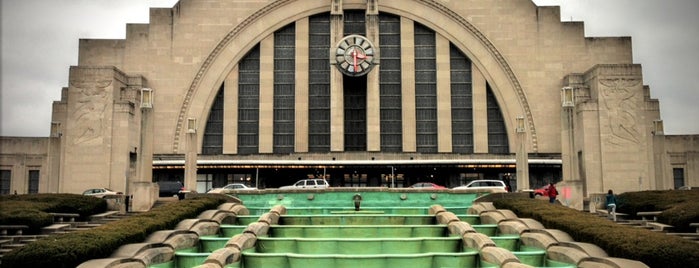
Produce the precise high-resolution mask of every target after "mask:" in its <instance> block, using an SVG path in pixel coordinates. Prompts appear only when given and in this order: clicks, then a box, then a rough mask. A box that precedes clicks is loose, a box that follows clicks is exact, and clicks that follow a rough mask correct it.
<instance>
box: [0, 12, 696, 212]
mask: <svg viewBox="0 0 699 268" xmlns="http://www.w3.org/2000/svg"><path fill="white" fill-rule="evenodd" d="M356 10H359V11H361V12H362V13H363V14H365V16H364V18H363V19H364V20H365V21H364V23H365V25H366V28H365V29H366V32H365V36H366V37H367V38H368V39H370V40H371V41H372V42H373V44H374V45H375V46H377V47H378V48H379V53H378V54H377V55H378V56H377V57H378V58H377V60H376V62H377V63H378V65H377V66H375V68H374V69H373V70H372V71H371V72H370V73H369V74H368V75H367V77H366V84H365V85H363V86H362V87H363V88H364V89H365V90H366V93H365V96H366V102H365V103H364V104H365V105H366V113H365V117H364V119H363V120H364V121H365V123H366V124H365V127H366V130H365V136H366V139H365V143H366V144H365V149H364V150H363V151H360V152H355V151H352V152H350V151H347V150H346V148H345V147H346V146H347V144H348V143H347V142H348V141H347V140H346V137H347V136H346V135H345V134H346V133H347V132H351V130H350V129H347V125H346V124H345V122H344V120H343V118H345V114H344V113H345V112H346V110H345V107H343V106H344V103H345V100H344V98H346V97H347V96H344V95H345V93H343V87H344V86H345V85H346V84H343V79H344V80H347V81H356V80H351V79H350V78H348V77H346V76H343V74H342V73H340V72H339V70H337V69H336V68H335V67H334V66H333V64H334V63H335V62H333V60H332V57H328V58H329V61H330V64H331V65H330V74H329V75H330V96H329V102H330V116H329V117H330V129H331V131H330V134H329V135H330V137H329V140H330V146H329V150H328V151H327V152H311V151H310V150H309V144H310V140H309V128H310V126H311V125H312V124H313V122H309V120H310V119H309V112H308V110H309V109H310V108H313V107H309V103H308V101H306V100H308V98H309V94H310V93H309V92H310V91H309V83H310V81H313V80H314V76H313V75H309V72H308V70H309V68H311V67H309V66H311V65H312V64H314V63H313V62H312V60H311V59H309V54H311V53H313V50H312V49H310V48H309V47H310V46H312V45H313V44H310V41H309V40H310V39H309V36H310V34H314V33H312V32H311V31H310V29H311V26H310V25H311V24H313V19H314V17H313V16H316V15H318V14H327V16H328V17H329V21H328V23H329V27H330V29H329V30H328V31H329V39H330V40H329V42H330V43H329V44H327V45H328V47H330V48H332V47H333V46H334V44H335V43H336V42H337V41H339V40H340V39H341V38H342V37H343V34H344V33H343V32H344V31H345V29H346V27H347V26H346V25H345V26H344V27H343V23H345V22H344V21H346V20H347V19H346V18H348V17H346V13H347V12H352V11H356ZM384 13H385V14H390V15H391V16H394V17H395V18H398V21H397V24H398V25H399V26H400V30H399V32H400V53H399V55H397V57H398V58H399V59H400V65H401V68H400V71H401V76H400V79H399V80H400V81H398V82H400V85H401V89H400V92H401V96H400V100H401V106H400V107H401V120H402V121H401V123H402V128H401V134H402V150H401V152H384V151H382V147H381V146H382V143H381V142H382V134H383V133H382V132H381V122H382V121H381V120H382V119H381V110H380V109H379V107H378V106H380V101H379V100H380V98H381V97H382V96H383V95H382V94H384V93H381V86H380V83H381V81H382V80H381V77H379V72H380V70H381V69H382V63H381V60H382V57H381V54H380V52H381V50H380V48H381V45H382V44H381V43H380V42H379V41H380V34H381V33H380V31H379V29H380V24H381V23H382V22H381V21H380V20H381V16H380V15H381V14H384ZM286 26H293V28H294V31H293V34H294V52H293V58H294V63H293V64H294V70H296V71H295V73H294V77H293V81H294V86H295V91H294V92H295V93H294V96H295V103H294V119H295V120H294V122H293V123H294V126H295V129H294V131H295V132H294V133H295V135H294V139H293V140H294V141H293V148H294V149H293V152H292V153H286V154H277V153H275V147H274V141H275V132H274V122H275V121H274V115H275V114H274V109H275V108H277V106H275V104H274V101H275V99H274V98H275V95H274V94H275V93H274V91H273V90H272V89H273V88H274V87H275V75H274V74H275V66H276V65H275V60H277V59H278V57H276V58H275V49H277V48H278V47H276V46H275V40H276V39H275V37H277V34H278V32H279V31H280V29H282V28H283V27H286ZM415 27H420V28H423V27H424V28H426V29H428V31H429V32H430V33H432V34H434V37H435V38H434V41H430V42H432V43H430V44H432V45H433V47H434V61H435V64H434V66H435V67H434V73H435V80H436V83H435V85H434V87H435V92H436V95H435V99H436V102H437V103H438V105H437V107H435V108H436V111H435V114H436V119H437V120H436V121H437V122H436V126H437V130H436V132H437V139H438V140H437V146H436V153H423V152H421V151H420V150H421V149H420V148H419V144H420V142H421V141H420V139H419V138H417V136H418V134H417V133H416V129H418V128H419V127H418V125H419V123H417V121H418V120H417V119H416V118H415V117H416V111H417V110H419V109H420V105H422V104H421V103H416V94H418V95H419V94H420V93H416V87H418V90H419V86H420V85H419V83H421V81H420V79H421V78H420V77H418V76H416V75H415V68H417V67H416V66H418V65H419V64H418V63H419V62H421V61H422V60H423V59H422V58H420V57H421V56H420V55H416V52H415V51H417V49H419V48H421V47H422V44H420V43H417V42H421V41H418V40H417V39H416V37H415V36H416V35H415V33H416V30H415ZM257 48H259V55H260V56H259V77H258V79H259V83H258V84H257V85H258V86H259V88H260V91H259V104H258V105H259V106H258V107H259V110H258V111H259V132H257V133H256V134H257V138H258V140H257V142H258V146H259V148H258V152H257V154H252V155H249V154H240V153H239V141H240V140H239V138H238V137H239V134H240V132H241V129H240V121H239V118H240V114H239V113H240V110H239V109H238V107H241V105H245V103H240V99H239V96H238V93H239V91H240V90H241V89H240V88H239V87H240V85H241V81H240V75H241V71H240V62H241V60H244V59H246V57H247V56H248V54H249V53H250V51H251V50H253V49H257ZM452 48H454V50H455V51H458V52H459V53H460V54H461V55H463V56H464V57H465V58H467V59H468V60H469V62H470V66H469V67H468V68H469V70H470V77H469V78H468V81H469V86H470V88H471V90H472V94H471V101H472V102H471V103H470V106H469V107H470V112H471V113H472V121H471V123H472V127H471V129H472V132H471V133H470V135H471V136H472V140H470V141H469V142H470V143H471V144H472V145H473V147H472V152H471V153H467V154H464V153H456V152H454V151H453V144H455V143H456V140H455V139H456V138H454V137H455V136H453V135H451V133H452V126H453V124H452V116H454V112H453V111H452V109H453V107H452V105H454V104H453V102H450V100H451V99H452V95H451V94H452V93H451V91H450V84H452V85H453V83H452V82H451V79H452V78H451V76H450V68H452V67H451V65H450V64H449V61H450V57H452V54H451V51H452V50H450V49H452ZM330 54H332V53H331V52H330V51H328V54H327V55H329V56H330ZM388 57H389V56H387V59H388ZM632 61H633V57H632V49H631V39H630V38H628V37H605V38H586V37H585V35H584V25H583V23H582V22H561V20H560V12H559V8H558V7H538V6H536V5H535V4H534V3H532V2H530V1H525V0H507V1H483V0H464V1H433V0H409V1H407V0H324V1H319V0H278V1H264V0H258V1H218V0H210V1H191V0H182V1H180V2H179V3H178V4H176V5H175V6H174V7H172V8H153V9H151V13H150V23H149V24H129V25H127V34H126V39H123V40H91V39H83V40H80V52H79V61H78V65H77V66H73V67H71V70H70V77H69V81H70V82H69V85H68V87H67V88H64V89H63V94H62V95H63V96H62V98H61V100H60V101H57V102H55V103H54V106H53V108H54V113H53V121H54V122H55V133H52V134H51V135H52V138H37V139H36V141H35V142H39V143H42V144H44V146H43V147H44V148H46V150H45V151H44V152H42V154H41V157H40V158H41V159H43V160H41V164H40V165H39V166H40V167H42V168H41V170H42V172H41V185H45V186H41V187H40V191H42V192H72V193H79V192H81V191H82V190H83V189H84V188H88V187H105V186H106V187H111V188H114V189H115V190H118V191H125V192H127V193H131V192H133V191H135V190H134V189H139V191H144V192H150V190H148V189H147V188H148V187H151V185H150V184H149V183H151V181H152V180H158V179H161V178H153V177H151V175H153V174H155V173H153V172H155V171H153V170H151V168H154V167H157V168H160V169H168V168H171V169H175V170H179V173H180V174H181V175H177V176H179V177H178V178H179V179H182V178H184V180H185V185H186V186H187V188H192V189H196V188H197V187H199V185H198V184H197V178H195V177H197V176H205V174H207V172H209V171H207V169H208V170H213V169H214V168H215V169H217V170H218V171H216V172H223V173H225V171H221V169H227V168H229V169H231V170H234V169H236V168H238V169H241V170H243V169H244V170H243V171H241V172H239V173H244V174H252V173H253V171H251V170H255V169H258V170H259V169H260V168H262V169H265V170H267V169H278V168H291V167H292V166H299V165H300V166H306V167H309V168H313V169H315V170H318V169H322V170H324V171H323V172H325V169H326V166H327V167H328V168H331V167H332V166H338V165H337V164H335V165H332V163H341V166H352V165H356V166H363V167H368V168H367V169H368V170H369V171H367V172H366V173H367V176H369V177H377V178H379V177H380V178H383V177H381V176H384V177H385V176H387V174H386V172H385V171H381V172H383V173H381V172H379V171H372V170H371V169H372V167H375V168H377V169H378V168H380V169H384V170H385V169H386V166H391V170H390V173H389V174H390V175H391V176H394V174H393V172H394V165H397V166H399V165H402V166H404V167H405V168H406V169H407V168H416V167H422V168H425V169H434V170H437V168H438V167H439V168H442V167H446V168H447V169H448V170H449V171H448V172H443V173H440V174H438V175H440V176H444V178H443V179H442V181H441V182H443V183H446V184H449V185H450V186H452V184H454V183H459V182H461V181H462V180H463V178H462V177H463V174H466V173H467V172H468V171H465V170H466V169H467V168H472V169H473V170H476V171H474V172H475V173H477V176H480V177H489V176H495V177H497V178H502V177H503V176H510V175H504V174H509V173H510V172H511V173H515V168H514V167H513V166H514V165H515V158H517V161H516V162H517V163H521V161H525V162H527V161H528V162H529V165H528V167H529V168H532V169H531V171H529V169H523V168H522V167H521V165H520V167H518V168H517V171H522V170H526V172H524V173H526V174H534V173H536V172H540V173H541V171H540V170H541V169H540V168H537V167H536V166H532V163H534V165H536V164H537V163H546V165H548V164H551V163H553V168H552V169H551V167H550V166H549V167H548V168H549V169H548V170H546V171H545V172H543V173H541V174H538V175H537V174H535V176H534V177H537V178H538V180H539V181H536V179H531V182H533V183H532V184H531V185H529V183H528V182H529V181H530V179H527V184H520V187H518V188H519V189H521V188H528V187H527V186H531V187H535V186H540V185H537V184H541V183H542V182H545V181H542V178H545V177H546V178H548V180H554V181H560V180H562V184H563V185H564V187H567V186H570V188H569V190H567V191H568V193H569V194H568V195H566V194H564V196H563V198H565V199H566V201H567V202H566V203H567V204H570V205H571V206H574V207H581V204H582V198H583V197H585V196H588V195H589V194H591V193H600V192H606V189H609V188H611V189H614V190H615V191H617V192H624V191H635V190H647V189H665V188H672V186H673V185H674V184H673V169H675V170H676V169H680V168H681V169H683V171H682V172H683V176H684V181H683V183H684V184H686V185H692V184H693V185H699V182H698V181H697V180H699V178H698V177H697V176H696V174H697V169H698V167H697V166H698V165H697V163H698V162H697V161H699V160H697V158H696V152H697V151H699V147H698V146H699V145H697V142H696V138H695V137H694V136H679V137H676V136H672V137H665V136H663V134H662V129H660V130H658V129H657V128H658V125H662V124H661V123H662V121H661V117H660V113H659V103H658V101H657V100H655V99H652V98H651V97H650V90H649V88H648V87H646V86H644V84H643V79H642V74H641V68H640V65H635V64H632ZM386 64H388V63H386ZM386 68H388V65H386ZM361 81H364V80H361ZM143 88H149V89H152V95H151V97H152V105H150V106H148V105H146V106H144V105H143V104H142V103H141V99H142V97H141V94H142V93H141V89H143ZM561 88H571V89H572V92H573V94H574V96H575V98H574V103H572V105H570V106H566V105H562V100H561V92H562V91H561ZM219 90H223V92H224V94H223V97H222V103H223V105H222V107H223V112H222V118H223V120H222V121H223V122H222V127H221V131H222V133H221V136H222V141H221V142H220V147H221V148H220V151H221V153H219V154H214V155H211V154H206V153H203V150H202V147H203V146H204V145H205V144H208V143H207V142H209V141H207V140H205V136H206V135H207V133H209V132H207V122H209V121H210V120H211V118H210V114H211V113H212V107H213V106H214V104H215V101H216V100H217V94H218V92H219ZM491 92H492V94H491ZM363 94H364V93H363ZM491 95H492V98H494V100H495V101H496V102H497V108H498V110H497V111H499V113H500V115H501V116H502V124H503V127H504V129H505V130H506V133H504V135H506V138H505V142H506V143H503V144H504V145H505V146H507V148H506V149H507V152H505V153H494V152H493V151H492V149H491V148H490V147H489V145H490V144H492V143H493V139H494V137H493V135H492V134H493V133H491V132H489V130H488V129H489V128H492V126H491V125H492V122H491V121H490V119H488V118H489V112H491V111H492V109H491V108H492V107H489V106H488V105H486V103H487V102H488V101H487V100H488V98H491ZM489 109H490V110H489ZM517 118H522V122H523V124H522V126H521V127H520V126H518V125H517V124H518V121H517ZM491 130H492V129H491ZM209 131H210V130H209ZM56 133H60V135H58V134H56ZM516 133H521V135H522V137H521V140H520V138H518V136H520V135H516ZM7 139H8V138H5V139H3V142H5V141H6V140H7ZM10 140H12V139H10ZM22 144H25V143H22ZM520 145H521V146H520ZM27 146H28V145H27ZM520 151H521V152H520ZM2 153H3V154H2V155H3V158H2V159H3V162H2V167H3V169H6V168H10V167H11V168H10V169H11V170H12V178H13V179H12V184H11V185H12V186H11V189H18V192H24V191H22V189H21V188H22V187H23V186H21V185H22V181H24V180H23V179H22V178H21V177H22V176H21V175H20V174H16V173H17V170H18V169H16V168H15V165H16V163H17V161H18V160H16V158H11V157H9V156H6V155H13V154H14V153H13V152H12V151H9V149H7V148H5V147H4V146H3V148H2ZM522 153H525V154H524V158H522ZM516 156H520V157H516ZM527 156H528V159H527ZM522 159H524V160H522ZM49 160H51V161H49ZM332 161H338V162H332ZM367 161H368V162H367ZM371 161H375V162H373V163H372V162H371ZM411 161H412V162H411ZM537 161H538V162H537ZM207 165H208V166H207ZM488 165H490V166H493V165H498V166H502V167H504V168H502V169H499V170H496V171H478V170H487V169H488V168H489V167H490V166H488ZM543 165H544V164H542V166H543ZM556 166H557V167H556ZM508 167H509V169H508ZM561 167H562V168H561ZM399 168H400V167H399ZM166 171H167V170H166ZM412 171H414V169H413V170H411V172H412ZM157 172H160V171H157ZM236 172H237V171H236ZM263 172H271V171H263ZM337 172H338V173H337V174H336V176H335V177H334V179H335V180H337V183H342V179H341V176H343V174H344V175H345V176H350V175H351V174H350V173H351V172H347V173H343V172H342V171H337ZM675 172H679V171H675ZM233 173H235V172H233ZM355 173H356V171H355ZM452 173H453V174H452ZM521 173H522V172H518V174H521ZM197 174H198V175H197ZM236 174H237V173H236ZM271 174H274V173H268V174H266V175H262V177H263V178H265V177H266V178H267V182H268V185H273V186H275V184H274V183H270V182H272V180H273V179H274V178H272V176H273V175H271ZM323 174H325V173H323ZM426 174H427V173H425V175H426ZM460 174H461V175H460ZM552 174H553V175H552ZM224 175H225V174H224ZM405 175H406V176H409V174H405ZM227 176H228V177H229V180H230V177H231V174H228V175H227ZM256 176H257V175H256ZM323 176H325V175H323ZM459 176H462V177H459ZM521 176H522V175H520V177H521ZM392 178H393V177H392ZM555 178H558V179H555ZM414 179H419V177H418V178H414ZM369 180H370V181H371V178H370V179H369ZM214 184H216V182H214ZM135 185H139V186H135ZM144 187H145V188H144ZM206 187H209V186H206ZM146 195H150V194H146ZM148 200H151V198H150V197H149V198H148ZM146 202H150V201H146Z"/></svg>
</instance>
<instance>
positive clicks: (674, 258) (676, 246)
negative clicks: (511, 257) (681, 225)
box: [494, 199, 699, 267]
mask: <svg viewBox="0 0 699 268" xmlns="http://www.w3.org/2000/svg"><path fill="white" fill-rule="evenodd" d="M494 205H495V207H497V208H499V209H509V210H512V211H513V212H514V213H515V214H517V216H519V217H520V218H532V219H535V220H538V221H539V222H541V223H542V224H543V225H544V226H546V228H550V229H559V230H561V231H564V232H566V233H568V234H569V235H570V236H571V237H572V238H573V239H575V241H578V242H587V243H592V244H595V245H598V246H599V247H601V248H602V249H604V250H605V251H606V252H607V254H609V255H610V256H611V257H618V258H625V259H631V260H637V261H641V262H643V263H645V264H646V265H648V266H650V267H686V265H687V264H689V263H699V244H697V243H694V242H691V241H688V240H685V239H682V238H680V237H676V236H670V235H666V234H664V233H658V232H653V231H649V230H646V229H641V228H634V227H629V226H624V225H619V224H616V223H614V222H612V221H609V220H606V219H603V218H600V217H598V216H596V215H594V214H590V213H587V212H583V211H579V210H575V209H571V208H568V207H565V206H561V205H553V204H550V203H548V202H542V201H541V200H535V199H500V200H495V201H494Z"/></svg>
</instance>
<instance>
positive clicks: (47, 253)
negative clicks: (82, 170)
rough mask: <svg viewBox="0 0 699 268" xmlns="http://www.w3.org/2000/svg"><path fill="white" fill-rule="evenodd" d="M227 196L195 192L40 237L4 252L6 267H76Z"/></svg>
mask: <svg viewBox="0 0 699 268" xmlns="http://www.w3.org/2000/svg"><path fill="white" fill-rule="evenodd" d="M226 201H227V199H226V198H223V197H219V196H213V195H198V196H195V197H193V198H191V199H189V198H188V199H185V200H181V201H179V202H173V203H170V204H167V205H164V206H161V207H157V208H154V209H152V210H151V211H149V212H144V213H140V214H137V215H134V216H131V217H128V218H125V219H122V220H119V221H115V222H110V223H108V224H104V225H102V226H100V227H97V228H94V229H90V230H85V231H80V232H73V233H67V234H62V235H56V236H51V237H49V238H48V239H40V240H38V241H36V242H34V243H31V244H28V245H26V246H24V247H22V248H19V249H17V250H14V251H12V252H10V253H8V254H6V255H5V256H4V257H3V259H2V264H3V266H6V267H76V266H78V265H80V264H81V263H83V262H85V261H88V260H91V259H100V258H107V257H109V256H110V255H111V254H112V252H114V251H115V250H117V249H118V248H119V247H120V246H122V245H125V244H130V243H140V242H143V241H144V240H145V239H146V238H147V236H148V235H149V234H151V233H153V232H155V231H158V230H168V229H173V228H174V227H175V226H176V225H177V224H178V223H179V222H180V221H182V220H184V219H189V218H196V216H198V215H199V214H200V213H201V212H203V211H205V210H209V209H215V208H216V207H218V205H220V204H222V203H225V202H226Z"/></svg>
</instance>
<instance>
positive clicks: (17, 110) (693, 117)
mask: <svg viewBox="0 0 699 268" xmlns="http://www.w3.org/2000/svg"><path fill="white" fill-rule="evenodd" d="M483 1H490V0H483ZM523 1H524V0H523ZM176 2H177V1H176V0H0V5H1V7H0V8H1V13H0V15H1V16H0V17H1V18H2V29H1V31H0V33H1V36H0V37H1V38H0V39H1V40H2V54H1V58H2V76H1V77H0V80H2V89H1V90H0V136H37V137H46V136H48V135H49V128H50V121H51V104H52V103H53V101H57V100H60V96H61V88H62V87H65V86H67V85H68V68H69V67H70V66H71V65H76V64H77V60H78V40H79V39H80V38H110V39H123V38H124V36H125V31H126V23H147V22H148V12H149V11H148V8H149V7H172V6H173V5H174V4H175V3H176ZM534 2H535V3H537V4H539V5H560V6H561V17H562V20H563V21H570V20H573V21H584V22H585V33H586V36H631V37H632V42H633V54H634V63H640V64H642V67H643V79H644V81H643V83H644V84H646V85H649V86H650V88H651V97H652V98H657V99H659V100H660V109H661V117H662V119H663V120H664V122H665V133H666V134H699V52H697V49H699V15H697V13H699V1H698V0H671V1H667V0H536V1H534Z"/></svg>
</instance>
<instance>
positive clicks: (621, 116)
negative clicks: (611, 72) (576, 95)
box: [600, 78, 641, 146]
mask: <svg viewBox="0 0 699 268" xmlns="http://www.w3.org/2000/svg"><path fill="white" fill-rule="evenodd" d="M640 83H641V80H639V79H628V78H614V79H600V84H602V85H603V86H602V87H600V93H601V94H602V96H603V102H604V104H605V107H606V108H607V112H608V114H609V128H610V132H611V134H612V135H611V136H610V137H609V138H607V139H606V141H605V142H607V143H609V144H612V145H618V146H625V145H636V144H639V143H640V138H639V135H640V132H639V130H638V123H637V120H636V111H637V110H638V104H637V103H638V101H637V100H636V93H637V91H635V90H634V89H633V87H635V86H637V85H638V84H640Z"/></svg>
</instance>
